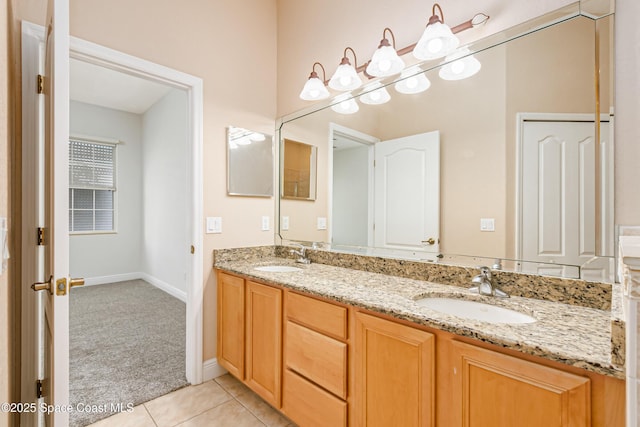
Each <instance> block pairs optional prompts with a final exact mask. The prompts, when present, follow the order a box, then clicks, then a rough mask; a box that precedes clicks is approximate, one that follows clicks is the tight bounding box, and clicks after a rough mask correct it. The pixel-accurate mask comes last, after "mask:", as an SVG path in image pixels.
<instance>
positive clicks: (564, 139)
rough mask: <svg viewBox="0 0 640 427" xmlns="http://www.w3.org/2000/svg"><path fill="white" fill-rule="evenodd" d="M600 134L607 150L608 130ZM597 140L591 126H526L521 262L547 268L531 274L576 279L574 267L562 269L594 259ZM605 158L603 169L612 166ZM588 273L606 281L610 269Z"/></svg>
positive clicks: (598, 268)
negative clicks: (528, 262) (573, 277)
mask: <svg viewBox="0 0 640 427" xmlns="http://www.w3.org/2000/svg"><path fill="white" fill-rule="evenodd" d="M601 130H602V131H601V137H602V139H603V144H604V145H605V146H606V144H607V139H608V135H609V131H608V125H607V124H604V125H603V126H602V127H601ZM594 134H595V127H594V122H593V121H525V122H524V123H523V124H522V159H523V162H522V242H521V258H522V259H524V260H527V261H538V262H544V263H549V264H546V265H539V266H533V267H530V268H528V269H533V270H535V272H536V273H540V274H552V275H562V274H575V273H576V268H575V267H567V266H564V265H560V264H568V265H571V266H582V265H584V264H586V263H588V262H589V261H591V260H592V259H593V258H594V257H595V256H596V234H595V230H596V203H597V201H596V197H595V173H596V172H595V166H596V164H595V162H596V157H595V153H596V151H595V150H596V145H597V144H596V143H595V137H594ZM606 152H607V150H601V153H603V154H604V156H603V158H602V160H601V161H602V164H603V165H605V164H608V163H609V162H610V160H611V159H608V158H606V157H607V156H606ZM607 170H608V168H607ZM607 187H608V186H606V185H605V186H603V189H602V191H603V192H607V191H608V190H607ZM602 199H603V200H606V199H607V197H604V198H602ZM607 209H608V207H607ZM603 212H604V210H603ZM576 219H577V220H576ZM603 231H604V232H607V230H604V229H603ZM554 264H556V265H554ZM570 270H571V271H570ZM585 270H586V271H588V275H589V278H591V279H595V278H597V277H600V278H602V279H604V278H605V277H606V275H607V274H608V271H607V270H608V264H606V263H605V264H597V263H596V264H592V265H591V266H590V268H588V269H585ZM583 276H584V274H583ZM585 278H586V277H585Z"/></svg>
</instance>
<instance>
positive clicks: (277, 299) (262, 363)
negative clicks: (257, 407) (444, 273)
mask: <svg viewBox="0 0 640 427" xmlns="http://www.w3.org/2000/svg"><path fill="white" fill-rule="evenodd" d="M245 372H246V383H247V385H248V386H249V387H251V389H252V390H253V391H255V392H256V393H258V394H259V395H260V396H262V398H263V399H265V400H266V401H267V402H269V403H270V404H271V405H273V406H274V407H276V408H280V406H281V404H280V403H281V399H280V396H281V378H282V291H281V290H280V289H278V288H274V287H271V286H266V285H261V284H260V283H256V282H252V281H247V290H246V370H245Z"/></svg>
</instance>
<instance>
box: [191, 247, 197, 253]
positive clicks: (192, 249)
mask: <svg viewBox="0 0 640 427" xmlns="http://www.w3.org/2000/svg"><path fill="white" fill-rule="evenodd" d="M191 253H192V254H195V253H196V247H195V246H193V245H191Z"/></svg>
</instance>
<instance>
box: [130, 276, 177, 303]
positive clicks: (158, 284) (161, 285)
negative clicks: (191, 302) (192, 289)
mask: <svg viewBox="0 0 640 427" xmlns="http://www.w3.org/2000/svg"><path fill="white" fill-rule="evenodd" d="M140 278H141V279H142V280H145V281H147V282H149V283H151V284H152V285H153V286H155V287H156V288H158V289H160V290H162V291H165V292H166V293H168V294H169V295H171V296H174V297H176V298H178V299H179V300H180V301H182V302H183V303H185V304H186V303H187V293H186V292H185V291H182V290H180V289H176V288H174V287H173V286H171V285H170V284H168V283H167V282H163V281H162V280H160V279H157V278H155V277H153V276H151V275H149V274H147V273H142V275H141V277H140Z"/></svg>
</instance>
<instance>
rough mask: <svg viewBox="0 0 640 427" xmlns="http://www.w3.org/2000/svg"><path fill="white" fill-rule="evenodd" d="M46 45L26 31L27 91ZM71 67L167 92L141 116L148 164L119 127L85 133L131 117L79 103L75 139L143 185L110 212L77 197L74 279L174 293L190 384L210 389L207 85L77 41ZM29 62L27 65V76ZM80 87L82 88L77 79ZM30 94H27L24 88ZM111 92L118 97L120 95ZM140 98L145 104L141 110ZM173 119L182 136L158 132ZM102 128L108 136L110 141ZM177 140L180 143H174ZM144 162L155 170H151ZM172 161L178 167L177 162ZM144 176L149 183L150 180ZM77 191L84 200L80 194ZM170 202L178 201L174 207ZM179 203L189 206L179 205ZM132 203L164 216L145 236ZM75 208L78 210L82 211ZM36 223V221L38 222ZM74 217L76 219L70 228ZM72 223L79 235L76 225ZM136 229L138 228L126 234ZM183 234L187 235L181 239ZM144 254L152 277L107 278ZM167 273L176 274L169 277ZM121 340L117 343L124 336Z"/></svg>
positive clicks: (36, 132) (29, 330) (27, 100)
mask: <svg viewBox="0 0 640 427" xmlns="http://www.w3.org/2000/svg"><path fill="white" fill-rule="evenodd" d="M43 44H44V29H43V28H42V27H40V26H37V25H33V24H29V23H23V52H22V54H23V75H24V78H23V82H28V81H29V80H30V79H31V78H32V77H33V76H35V75H37V74H41V70H42V66H41V61H42V54H41V52H42V50H43V49H42V46H43ZM70 57H71V58H72V62H75V63H76V64H79V65H80V67H85V68H86V67H88V68H91V70H92V72H93V73H96V72H107V73H111V74H114V75H115V74H118V75H120V76H121V77H124V78H125V80H126V79H129V80H131V79H137V80H139V81H142V82H146V83H147V85H151V86H157V87H164V92H162V93H161V94H160V95H156V97H157V99H156V101H155V102H153V103H150V104H149V108H147V109H146V110H147V111H149V115H148V116H146V114H144V115H142V114H140V113H138V115H139V116H140V117H139V119H138V121H139V122H140V123H139V125H140V126H139V129H138V131H141V130H142V129H143V128H144V127H145V126H147V129H148V130H147V132H146V133H145V132H140V135H139V136H140V138H139V139H144V138H143V136H144V135H143V134H146V136H147V139H148V141H149V142H148V144H147V148H148V151H147V152H145V153H144V155H143V153H142V150H143V147H142V145H144V144H141V146H139V147H138V148H137V150H138V152H137V154H136V153H134V156H133V157H131V156H127V157H125V155H124V154H125V147H126V149H129V151H136V150H133V148H134V145H135V144H134V143H133V139H135V138H131V137H130V136H131V134H129V136H128V137H118V136H117V135H115V133H116V132H115V131H114V129H115V127H114V123H113V122H112V123H111V124H110V125H109V124H106V123H104V122H106V120H104V121H102V123H100V121H98V123H97V124H96V123H94V124H96V128H95V129H96V130H91V129H89V128H88V127H86V126H87V125H88V124H89V122H90V117H91V116H92V114H93V113H96V112H97V110H100V109H102V110H105V111H107V110H108V111H110V112H111V113H113V114H112V115H114V116H115V115H120V116H123V117H125V119H126V118H127V117H128V118H129V119H130V118H131V117H130V115H135V114H136V113H130V112H126V111H125V112H122V111H121V110H120V109H117V108H112V107H111V106H108V105H98V104H97V103H91V102H89V101H88V100H86V99H84V100H83V99H75V100H74V101H72V105H71V107H70V109H71V110H72V111H71V121H72V122H73V121H74V120H76V118H79V117H82V119H79V120H77V125H78V126H77V127H76V128H75V129H74V125H73V123H71V136H72V137H73V138H74V139H76V140H81V141H84V142H90V143H94V144H98V145H100V146H109V145H111V146H113V147H115V150H114V151H115V153H116V154H115V156H114V159H115V161H116V168H115V169H116V171H118V168H122V167H123V166H124V164H125V163H127V162H130V165H129V166H130V167H128V168H127V172H126V173H129V174H133V175H137V177H134V179H133V181H132V180H131V179H130V177H129V178H127V179H126V180H125V179H124V178H123V177H120V176H118V175H116V182H115V185H114V189H115V191H113V197H112V198H111V199H110V202H109V203H110V204H109V203H107V205H105V199H104V197H102V196H104V194H102V195H101V196H100V197H96V192H95V189H92V190H90V192H88V191H83V190H89V189H87V188H78V190H79V191H78V197H77V198H74V200H75V201H76V202H77V203H78V206H70V213H71V211H74V213H77V214H78V217H77V218H76V223H75V224H73V225H74V226H77V227H78V229H79V230H80V231H79V233H78V234H76V235H73V234H72V236H71V239H70V241H71V243H70V254H69V255H70V259H71V262H70V264H71V269H70V272H71V273H72V274H78V275H85V276H88V277H87V278H88V280H87V283H88V284H99V283H109V282H121V281H122V280H133V279H144V280H146V281H147V282H149V283H151V284H152V285H154V286H155V287H156V288H160V289H162V290H163V291H164V292H165V293H169V294H171V295H173V297H176V298H178V299H180V300H181V301H183V303H184V306H185V310H184V316H183V318H184V324H185V328H184V335H185V352H184V359H183V361H184V372H183V374H184V376H185V378H186V380H187V382H189V383H192V384H198V383H200V382H202V268H203V267H202V266H203V255H202V198H203V194H202V166H201V159H202V155H201V154H202V81H201V79H199V78H196V77H193V76H190V75H187V74H184V73H181V72H179V71H176V70H172V69H169V68H167V67H164V66H160V65H157V64H153V63H150V62H148V61H145V60H142V59H140V58H135V57H132V56H130V55H126V54H123V53H121V52H117V51H114V50H112V49H108V48H105V47H102V46H99V45H96V44H93V43H90V42H86V41H83V40H79V39H74V38H72V39H71V44H70ZM25 62H26V63H27V67H26V69H25ZM93 76H94V78H93V79H89V83H92V82H93V84H98V85H102V84H104V82H103V80H101V79H100V78H95V74H93ZM71 78H72V83H71V85H72V87H73V86H74V83H73V78H74V76H72V77H71ZM85 83H86V82H85ZM24 85H25V86H26V85H28V84H27V83H24ZM111 92H112V94H117V92H116V91H111ZM72 98H73V96H72ZM114 98H116V101H118V100H120V101H122V98H124V97H123V96H116V97H114ZM118 98H119V99H118ZM139 98H140V97H138V98H137V99H136V100H137V101H139V100H140V99H139ZM39 103H40V101H39V100H38V96H37V95H36V93H35V91H34V92H31V91H29V90H23V107H24V108H23V138H24V140H25V141H28V140H30V139H29V138H33V140H37V139H38V138H39V137H40V136H41V134H42V129H41V127H42V123H43V122H42V116H41V114H39V113H37V111H38V104H39ZM176 106H179V108H178V107H176ZM132 108H133V107H132ZM138 108H140V107H138ZM91 110H93V111H91ZM118 111H120V112H118ZM74 112H75V113H74ZM102 112H104V111H102ZM145 116H146V117H145ZM167 118H169V119H174V120H176V119H181V121H182V122H183V125H184V126H183V127H182V128H180V127H179V126H169V127H164V128H162V126H160V125H159V124H160V123H165V124H166V123H169V121H168V119H167ZM125 121H126V120H125ZM133 121H135V120H133ZM154 124H155V126H154ZM100 126H103V127H102V131H101V130H100ZM129 130H131V129H129ZM171 132H174V134H173V135H168V134H170V133H171ZM134 133H135V132H134ZM176 133H179V135H176ZM178 139H179V140H181V141H182V144H181V145H180V146H176V145H175V144H172V143H171V141H176V140H178ZM142 142H144V141H142ZM34 151H35V152H34V153H33V154H34V155H37V150H34ZM127 154H131V153H127ZM136 157H137V159H138V160H139V162H138V165H137V166H135V165H134V164H133V163H132V162H133V160H132V158H133V159H135V158H136ZM143 157H144V160H145V161H146V162H147V164H143V163H142V160H143ZM169 158H170V160H171V162H169V160H168V159H169ZM132 165H133V166H132ZM176 165H178V166H179V167H176ZM131 166H132V167H131ZM123 172H124V169H123ZM144 173H147V175H144V176H143V174H144ZM145 179H146V181H147V182H148V183H150V185H149V186H148V187H147V188H146V190H145V191H142V190H140V191H139V192H138V193H137V195H136V193H135V191H128V195H127V196H126V197H125V193H126V192H125V191H124V189H125V188H126V189H127V190H132V188H133V187H135V185H134V184H132V182H135V181H136V180H137V181H138V182H139V183H141V184H142V182H143V181H144V180H145ZM119 181H120V182H119ZM34 187H37V185H34ZM25 191H26V192H28V191H29V188H25ZM70 191H75V189H74V190H70ZM168 195H170V196H169V197H167V196H168ZM89 196H90V197H89ZM30 197H31V195H30V194H26V193H25V197H24V199H29V198H30ZM98 199H100V200H98ZM125 199H126V200H125ZM178 200H180V203H177V202H176V201H178ZM89 202H91V204H92V206H91V209H90V210H91V211H90V212H88V211H87V210H84V208H85V207H88V205H87V203H89ZM125 202H126V204H127V205H129V206H127V207H128V208H129V207H131V206H130V205H131V204H134V205H136V204H137V205H136V208H137V209H138V210H139V211H144V210H145V209H146V210H147V211H148V212H151V213H153V212H155V213H156V214H157V213H159V212H160V213H162V214H164V216H162V215H155V216H148V217H147V218H144V219H142V218H143V217H142V216H138V217H137V219H134V221H133V222H135V221H137V227H136V225H132V224H130V223H131V222H132V221H129V220H130V219H131V218H134V217H135V215H133V214H132V213H131V211H127V212H125V209H124V208H125V206H124V205H125ZM75 207H78V209H74V208H75ZM103 208H106V210H107V211H108V210H110V211H111V213H110V214H108V215H107V216H109V215H110V220H107V221H106V223H105V215H104V214H105V212H104V210H105V209H103ZM98 211H100V212H98ZM34 216H36V217H37V214H36V215H34ZM72 217H73V215H72V216H71V217H70V218H72ZM89 217H91V223H92V224H91V225H92V227H95V225H96V224H97V223H98V224H99V225H98V229H99V230H96V229H92V230H89V229H88V228H86V227H88V222H89V221H88V218H89ZM71 221H73V219H71ZM71 221H70V225H72V223H71ZM127 222H129V223H128V224H127V225H126V226H125V223H127ZM105 228H106V229H105ZM108 228H110V229H108ZM136 229H137V231H136ZM176 230H179V231H180V232H179V233H175V232H174V231H176ZM97 231H99V233H98V232H97ZM136 232H139V233H140V235H146V236H147V237H148V238H146V239H145V240H144V243H143V239H142V237H140V238H138V237H136V236H135V234H136ZM118 235H119V236H120V237H124V238H125V239H129V243H126V242H125V243H123V242H119V243H118V244H114V245H113V248H112V250H115V252H113V251H112V252H111V255H110V254H109V252H108V251H106V247H107V246H108V245H104V244H103V245H95V244H93V245H92V244H91V242H90V241H91V239H95V238H98V237H107V238H109V237H111V238H112V239H111V240H112V241H113V240H115V239H114V236H118ZM169 237H171V238H169ZM76 238H77V241H76V242H75V243H74V242H73V240H74V239H76ZM136 239H138V241H139V244H137V245H138V246H136V244H132V243H131V242H132V241H136ZM103 240H108V239H103ZM112 243H114V242H112ZM83 245H84V246H83ZM143 245H145V248H144V249H145V250H143ZM135 248H139V250H138V251H137V253H138V255H139V258H140V259H139V261H140V263H139V265H141V266H143V267H140V268H132V267H131V265H129V266H128V267H123V265H120V267H121V268H113V269H111V270H109V269H105V266H109V264H116V260H115V258H114V257H115V256H116V255H117V252H123V253H125V254H128V256H125V257H124V258H129V259H126V260H120V261H119V262H121V263H122V262H124V263H126V262H128V261H130V260H131V258H132V257H133V258H135V253H136V250H135ZM74 251H75V255H74V253H73V252H74ZM105 251H106V252H105ZM114 254H116V255H114ZM74 264H75V266H74ZM89 264H93V265H89ZM168 266H174V267H177V268H174V269H173V270H172V271H170V270H171V269H170V268H167V267H168ZM111 267H113V265H111ZM74 270H75V271H74ZM27 292H29V291H27ZM71 294H73V292H72V293H71ZM37 301H38V298H37V297H36V294H35V293H33V294H27V295H24V297H23V305H27V306H29V310H27V311H26V312H28V313H33V312H34V311H35V310H34V307H37V304H38V302H37ZM24 313H25V310H23V322H22V323H23V325H22V328H23V333H22V334H23V341H24V343H25V344H24V345H23V347H22V353H23V354H22V360H23V371H28V372H23V373H22V376H21V382H22V387H23V389H29V388H32V387H29V386H30V385H31V384H33V382H35V380H36V378H38V377H39V376H40V374H41V372H38V370H39V368H37V367H36V368H32V367H31V366H32V365H33V366H36V365H37V362H36V360H37V353H38V351H39V349H40V348H41V345H42V343H38V339H37V338H34V339H32V338H33V337H38V336H40V334H39V333H38V332H37V329H38V326H39V325H38V321H37V320H34V321H31V322H25V321H24V320H25V316H24ZM34 319H35V316H34ZM63 333H67V334H68V333H69V331H66V332H64V331H63ZM115 333H116V334H117V331H115ZM25 345H26V346H25ZM27 366H28V367H29V368H27ZM59 380H60V378H56V381H59ZM25 401H31V400H25Z"/></svg>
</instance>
